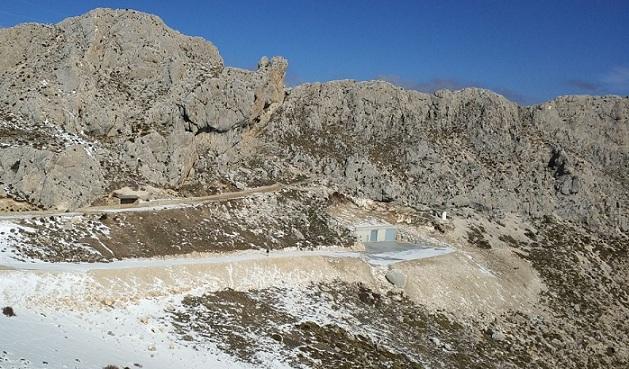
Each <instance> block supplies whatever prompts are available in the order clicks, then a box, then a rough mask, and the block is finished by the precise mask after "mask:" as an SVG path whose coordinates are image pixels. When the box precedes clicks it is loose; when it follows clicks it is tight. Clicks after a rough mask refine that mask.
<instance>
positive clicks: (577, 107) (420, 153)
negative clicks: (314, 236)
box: [0, 9, 629, 230]
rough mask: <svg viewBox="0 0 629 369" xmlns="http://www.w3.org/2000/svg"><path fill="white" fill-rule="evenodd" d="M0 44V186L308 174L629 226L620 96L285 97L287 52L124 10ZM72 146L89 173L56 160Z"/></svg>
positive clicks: (348, 84)
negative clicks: (231, 46) (218, 43)
mask: <svg viewBox="0 0 629 369" xmlns="http://www.w3.org/2000/svg"><path fill="white" fill-rule="evenodd" d="M0 41H1V42H0V55H2V58H0V75H1V76H2V78H1V79H0V132H1V133H2V134H1V135H0V136H1V137H0V140H1V141H0V150H2V154H3V155H2V160H0V182H2V184H3V186H4V187H5V191H6V192H7V193H8V194H9V195H10V196H12V197H15V198H18V199H25V200H27V201H29V202H31V203H32V204H34V205H40V206H43V207H58V208H73V207H77V206H84V205H88V204H90V203H92V202H94V201H95V200H97V199H98V198H99V197H102V196H103V195H104V194H106V193H107V192H108V191H111V190H112V189H114V188H116V187H120V186H123V185H133V184H151V185H156V186H161V187H168V188H172V189H175V190H180V191H182V193H185V194H190V193H192V194H196V193H208V192H212V191H213V188H214V187H213V186H215V185H216V184H217V183H223V184H224V185H227V186H236V187H242V186H252V185H255V184H259V183H270V182H274V181H289V180H292V179H294V178H297V177H303V176H306V177H308V178H310V179H312V180H321V179H326V180H329V183H330V185H331V186H334V187H338V188H339V189H341V190H342V191H344V192H347V193H351V194H354V195H357V196H362V197H367V198H371V199H374V200H377V201H399V202H403V203H406V204H408V205H411V206H427V207H430V208H436V209H450V210H453V211H457V209H464V208H467V209H474V210H475V211H482V212H485V213H488V214H492V215H500V214H501V213H507V212H516V213H519V214H523V215H525V216H530V217H534V218H538V217H541V216H542V215H547V214H555V215H558V216H560V217H562V218H566V219H568V220H573V221H578V222H583V223H587V224H590V225H593V226H610V227H620V228H621V229H625V230H626V229H627V228H628V227H629V225H628V224H629V220H628V218H627V214H626V208H627V206H629V205H628V204H629V198H628V196H629V194H628V191H627V188H629V175H628V173H629V150H628V145H629V142H628V141H629V128H628V127H629V123H628V119H629V99H627V98H621V97H611V96H610V97H562V98H558V99H556V100H553V101H550V102H547V103H545V104H542V105H539V106H532V107H520V106H518V105H516V104H514V103H512V102H510V101H508V100H506V99H505V98H504V97H502V96H499V95H496V94H494V93H492V92H490V91H486V90H480V89H464V90H461V91H455V92H452V91H445V90H444V91H438V92H437V93H435V94H430V95H429V94H423V93H419V92H415V91H409V90H405V89H402V88H399V87H396V86H393V85H391V84H389V83H385V82H378V81H374V82H354V81H336V82H329V83H324V84H309V85H302V86H299V87H296V88H294V89H290V90H285V88H284V83H283V79H284V73H285V70H286V66H287V64H286V61H285V60H284V59H281V58H272V59H270V60H269V59H267V58H263V59H262V60H261V61H260V63H259V65H258V68H257V70H255V71H247V70H241V69H235V68H229V67H225V66H224V65H223V60H222V58H221V57H220V55H219V53H218V51H217V49H216V48H215V47H214V46H213V45H212V44H210V43H208V42H206V41H204V40H202V39H199V38H193V37H187V36H184V35H181V34H179V33H177V32H176V31H174V30H172V29H170V28H168V27H167V26H165V25H164V24H163V22H162V21H161V20H160V19H159V18H157V17H154V16H150V15H146V14H142V13H138V12H134V11H120V10H107V9H98V10H95V11H92V12H90V13H88V14H86V15H84V16H81V17H76V18H70V19H68V20H66V21H63V22H61V23H59V24H57V25H54V26H46V25H34V24H31V25H23V26H18V27H15V28H11V29H6V30H2V31H0ZM71 145H76V146H72V149H70V146H71ZM75 153H76V154H75ZM67 157H71V160H70V161H71V164H72V165H71V166H70V167H71V168H73V169H72V170H74V171H76V173H84V175H67V176H65V175H59V174H58V173H57V172H59V171H63V169H59V170H56V169H55V170H50V169H49V168H64V165H65V164H63V163H68V159H67ZM21 158H23V159H21ZM18 162H19V163H18ZM13 168H18V169H17V170H15V169H13ZM43 183H45V184H46V188H42V184H43ZM210 184H212V185H210Z"/></svg>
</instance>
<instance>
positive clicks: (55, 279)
mask: <svg viewBox="0 0 629 369" xmlns="http://www.w3.org/2000/svg"><path fill="white" fill-rule="evenodd" d="M22 228H24V227H22ZM19 229H20V226H18V225H16V224H14V223H12V222H11V221H8V220H0V308H1V307H4V306H11V307H12V308H13V309H14V310H15V313H16V316H15V317H6V316H4V315H0V332H1V334H0V369H9V368H11V369H13V368H25V369H27V368H28V369H32V368H86V369H87V368H92V369H93V368H103V367H105V366H106V365H110V364H111V365H117V366H118V367H120V368H124V367H125V366H128V367H129V368H133V367H138V366H134V365H135V364H139V365H142V367H144V368H157V369H159V368H169V369H170V368H179V367H190V368H252V367H254V366H252V364H247V363H243V362H240V361H238V360H237V359H236V358H233V357H231V356H229V355H227V354H226V353H224V352H222V351H221V350H219V349H218V348H215V347H214V348H213V347H207V346H203V347H195V346H194V345H191V344H190V343H186V344H184V343H183V342H181V339H180V337H178V336H177V335H175V334H174V333H173V332H172V325H171V324H170V323H169V322H168V320H167V319H166V311H168V310H170V309H171V308H176V307H177V306H179V304H180V303H181V299H182V298H183V296H185V295H189V294H194V295H200V294H203V293H207V292H208V291H217V290H220V289H224V288H236V289H240V290H246V289H249V288H264V287H268V286H277V285H282V286H306V285H307V284H308V283H311V282H312V281H315V282H316V281H323V280H330V279H333V278H338V277H339V276H341V275H346V277H347V276H348V278H350V279H351V278H354V280H355V281H360V280H361V278H362V279H364V278H367V277H370V274H369V272H368V270H370V269H371V268H373V267H375V268H382V267H383V266H384V267H386V266H387V265H389V264H391V263H395V262H400V261H404V260H412V259H418V258H425V257H432V256H436V255H440V254H444V253H448V252H451V251H453V250H452V249H449V248H440V247H436V248H435V247H433V248H431V247H427V248H422V249H414V250H402V251H399V252H397V253H396V252H395V250H390V251H387V252H380V253H368V252H367V253H365V252H357V251H348V250H347V249H340V248H324V249H319V250H313V251H303V250H298V249H287V250H281V251H272V252H271V253H269V254H267V253H266V252H264V251H257V250H255V251H254V250H250V251H241V252H235V253H230V254H216V255H197V256H194V257H192V256H189V257H166V258H152V259H129V260H120V261H114V262H111V263H44V262H38V261H35V260H19V258H18V259H16V258H15V255H16V252H15V251H16V247H18V246H19V244H20V242H21V238H20V232H19ZM22 230H23V231H28V229H25V228H24V229H22ZM335 260H336V261H335ZM342 262H345V263H349V264H347V265H351V267H347V266H343V265H341V264H342ZM337 264H338V265H340V266H338V265H337ZM369 264H371V265H373V266H372V267H369V266H368V265H369ZM356 268H359V269H360V268H362V269H361V270H362V272H363V273H367V274H364V275H361V274H360V273H359V272H357V271H356V270H357V269H356ZM348 270H351V271H352V272H351V273H349V272H348ZM365 270H367V272H365ZM343 273H345V274H343ZM348 273H349V274H348ZM292 300H294V299H291V298H290V296H287V298H286V301H285V302H286V303H287V304H288V305H291V306H292V308H295V309H296V308H297V307H298V306H297V305H299V302H298V301H293V302H294V304H290V302H291V301H292ZM274 360H275V359H273V358H265V360H264V362H265V363H264V364H263V365H262V366H260V365H258V366H257V367H264V368H284V367H289V366H288V364H286V363H281V362H277V361H274Z"/></svg>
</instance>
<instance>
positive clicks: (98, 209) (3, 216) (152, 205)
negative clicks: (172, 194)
mask: <svg viewBox="0 0 629 369" xmlns="http://www.w3.org/2000/svg"><path fill="white" fill-rule="evenodd" d="M282 187H283V185H281V184H278V183H276V184H273V185H268V186H260V187H255V188H251V189H247V190H242V191H235V192H225V193H221V194H216V195H210V196H201V197H185V198H173V199H161V200H154V201H148V202H142V203H139V204H131V205H113V206H89V207H85V208H79V209H76V210H72V211H59V210H41V211H25V212H20V213H0V220H13V219H31V218H38V217H46V216H76V215H86V214H105V213H124V212H143V211H154V210H164V209H181V208H185V207H190V206H195V205H201V204H204V203H208V202H213V201H225V200H231V199H237V198H242V197H247V196H251V195H255V194H259V193H267V192H276V191H279V190H280V189H282Z"/></svg>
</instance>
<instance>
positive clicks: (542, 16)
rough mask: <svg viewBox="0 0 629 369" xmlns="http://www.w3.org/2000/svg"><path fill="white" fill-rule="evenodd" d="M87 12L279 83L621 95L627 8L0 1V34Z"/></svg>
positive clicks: (627, 68) (625, 78) (510, 2)
mask: <svg viewBox="0 0 629 369" xmlns="http://www.w3.org/2000/svg"><path fill="white" fill-rule="evenodd" d="M95 7H113V8H133V9H137V10H142V11H146V12H150V13H154V14H157V15H159V16H160V17H161V18H162V19H164V21H165V22H166V23H167V24H168V25H170V26H171V27H173V28H175V29H177V30H179V31H181V32H182V33H186V34H191V35H197V36H202V37H204V38H206V39H208V40H210V41H212V42H213V43H214V44H215V45H217V46H218V48H219V50H220V52H221V54H222V56H223V58H224V59H225V62H226V64H227V65H232V66H238V67H244V68H253V67H254V66H255V65H256V63H257V61H258V59H259V58H260V56H262V55H268V56H272V55H282V56H285V57H286V58H288V60H289V73H288V83H289V84H297V83H301V82H310V81H327V80H331V79H343V78H350V79H358V80H365V79H374V78H385V79H388V80H391V81H394V82H396V83H398V84H401V85H404V86H406V87H410V88H416V89H420V90H432V89H435V88H440V87H449V88H460V87H465V86H479V87H485V88H490V89H493V90H495V91H497V92H499V93H502V94H504V95H506V96H507V97H509V98H511V99H514V100H518V101H520V102H523V103H527V104H528V103H537V102H541V101H544V100H547V99H550V98H553V97H555V96H557V95H566V94H597V95H600V94H620V95H629V0H618V1H611V0H610V1H595V0H591V1H580V0H572V1H564V0H549V1H541V0H540V1H536V0H528V1H525V0H520V1H516V0H504V1H499V0H492V1H490V0H486V1H480V0H467V1H464V0H460V1H451V0H440V1H437V0H434V1H420V0H416V1H395V0H388V1H385V0H382V1H370V0H363V1H358V0H353V1H352V0H346V1H342V0H317V1H306V0H303V1H299V0H293V1H289V0H286V1H264V0H257V1H235V0H233V1H227V0H225V1H211V0H206V1H201V0H199V1H192V0H176V1H157V0H138V1H122V0H81V1H77V0H49V1H44V0H3V1H2V5H1V6H0V26H2V27H7V26H12V25H15V24H18V23H23V22H27V21H28V22H31V21H36V22H43V23H56V22H58V21H60V20H61V19H63V18H65V17H68V16H73V15H79V14H82V13H84V12H86V11H88V10H90V9H92V8H95Z"/></svg>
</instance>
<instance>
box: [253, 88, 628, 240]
mask: <svg viewBox="0 0 629 369" xmlns="http://www.w3.org/2000/svg"><path fill="white" fill-rule="evenodd" d="M627 111H629V99H627V98H620V97H600V98H594V97H567V98H559V99H557V100H555V101H552V102H549V103H546V104H543V105H540V106H533V107H527V108H523V107H519V106H517V105H516V104H514V103H512V102H510V101H508V100H506V99H505V98H503V97H501V96H499V95H496V94H494V93H492V92H489V91H485V90H479V89H465V90H461V91H457V92H450V91H439V92H437V93H436V94H434V95H427V94H422V93H418V92H414V91H407V90H403V89H400V88H398V87H395V86H393V85H390V84H388V83H385V82H364V83H356V82H352V81H341V82H332V83H327V84H314V85H305V86H300V87H297V88H296V89H294V90H292V91H291V92H290V94H289V96H288V98H287V99H286V101H285V103H284V104H283V106H282V110H281V112H280V113H279V114H277V115H276V116H275V117H274V118H275V119H273V121H272V123H271V124H270V125H269V127H268V129H267V131H266V136H265V138H266V139H267V140H270V141H274V142H277V143H278V144H277V145H276V146H275V147H276V149H277V153H279V155H281V156H282V157H283V158H284V159H285V160H286V161H288V162H290V163H291V164H293V165H295V166H297V167H298V168H299V169H300V170H303V171H305V172H307V173H308V174H309V175H312V176H313V177H317V176H323V177H327V178H329V179H330V180H331V181H333V182H334V183H336V184H337V185H338V186H340V187H341V188H343V189H344V190H346V191H349V192H350V193H353V194H355V195H358V196H364V197H369V198H372V199H375V200H379V201H392V200H400V201H403V202H405V203H408V204H412V205H415V206H418V205H427V206H429V207H437V208H442V209H451V210H455V209H457V208H473V209H476V210H480V211H483V212H489V213H493V214H499V213H504V212H517V213H520V214H523V215H526V216H531V217H541V216H542V215H545V214H556V215H559V216H561V217H564V218H566V219H569V220H574V221H578V222H585V223H588V224H590V225H602V224H605V225H618V226H620V227H621V228H623V229H627V226H628V223H627V221H628V220H627V217H626V214H625V211H624V210H623V209H626V206H627V201H628V200H629V199H628V197H627V196H628V193H627V188H628V186H629V176H628V175H627V173H629V151H628V150H627V147H628V144H629V142H628V140H629V131H628V125H627V120H626V118H624V117H625V116H626V114H627ZM280 143H283V144H280Z"/></svg>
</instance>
